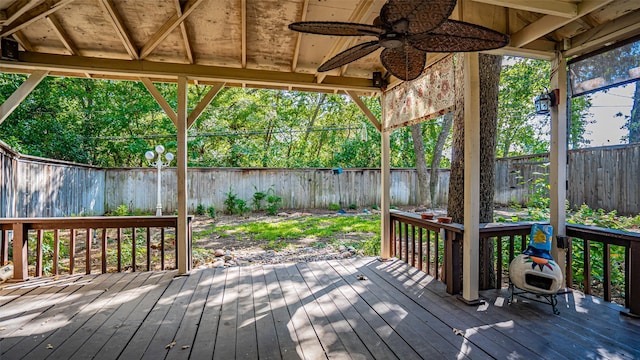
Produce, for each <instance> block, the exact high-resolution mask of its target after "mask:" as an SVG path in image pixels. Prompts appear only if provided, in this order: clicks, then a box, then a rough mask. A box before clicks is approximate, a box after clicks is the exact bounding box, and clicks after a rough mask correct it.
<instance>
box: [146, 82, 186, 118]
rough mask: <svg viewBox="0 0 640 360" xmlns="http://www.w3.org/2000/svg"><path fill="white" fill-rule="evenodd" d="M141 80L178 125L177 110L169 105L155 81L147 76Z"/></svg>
mask: <svg viewBox="0 0 640 360" xmlns="http://www.w3.org/2000/svg"><path fill="white" fill-rule="evenodd" d="M140 81H141V82H142V84H144V87H146V88H147V91H149V93H150V94H151V96H153V98H154V99H156V102H157V103H158V105H160V107H161V108H162V110H164V112H165V114H167V116H168V117H169V119H171V121H173V124H174V125H175V126H178V114H177V113H176V111H175V110H173V108H172V107H171V105H169V103H168V102H167V100H166V99H165V98H164V96H162V94H161V93H160V91H159V90H158V88H157V87H156V86H155V85H153V82H152V81H151V80H150V79H149V78H145V77H141V78H140Z"/></svg>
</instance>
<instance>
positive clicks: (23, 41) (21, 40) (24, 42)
mask: <svg viewBox="0 0 640 360" xmlns="http://www.w3.org/2000/svg"><path fill="white" fill-rule="evenodd" d="M11 36H13V38H14V39H16V41H17V42H18V44H20V46H22V48H23V49H25V50H26V51H35V48H34V47H33V45H31V42H30V41H29V39H27V37H26V36H24V34H23V33H22V31H16V32H14V33H13V34H12V35H11Z"/></svg>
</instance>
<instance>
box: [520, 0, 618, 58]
mask: <svg viewBox="0 0 640 360" xmlns="http://www.w3.org/2000/svg"><path fill="white" fill-rule="evenodd" d="M612 1H613V0H588V1H584V2H582V3H580V4H579V5H578V13H577V15H576V16H575V17H572V18H566V17H560V16H554V15H545V16H543V17H541V18H540V19H539V20H538V21H536V22H534V23H531V24H529V25H528V26H525V27H524V28H523V29H521V30H520V31H518V32H516V33H515V34H513V35H511V43H510V46H512V47H522V46H524V45H527V44H528V43H530V42H532V41H534V40H537V39H539V38H541V37H543V36H545V35H547V34H549V33H551V32H554V31H556V30H557V29H559V28H561V27H563V26H565V25H567V24H569V23H570V22H572V21H574V20H576V19H577V18H580V17H582V16H585V15H587V14H589V13H590V12H592V11H595V10H597V9H600V8H602V7H603V6H605V5H607V4H609V3H611V2H612Z"/></svg>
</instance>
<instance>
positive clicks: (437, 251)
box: [433, 231, 440, 279]
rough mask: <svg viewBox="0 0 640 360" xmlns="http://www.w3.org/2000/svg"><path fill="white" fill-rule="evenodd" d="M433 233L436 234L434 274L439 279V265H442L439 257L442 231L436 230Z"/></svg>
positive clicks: (434, 242)
mask: <svg viewBox="0 0 640 360" xmlns="http://www.w3.org/2000/svg"><path fill="white" fill-rule="evenodd" d="M433 233H434V235H435V236H434V241H433V254H434V259H433V264H434V266H435V270H434V275H433V276H434V277H435V278H436V279H439V277H438V273H439V271H438V267H439V266H440V259H439V257H440V245H439V242H440V233H439V232H436V231H434V232H433Z"/></svg>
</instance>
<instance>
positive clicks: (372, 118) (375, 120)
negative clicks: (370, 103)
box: [347, 91, 382, 132]
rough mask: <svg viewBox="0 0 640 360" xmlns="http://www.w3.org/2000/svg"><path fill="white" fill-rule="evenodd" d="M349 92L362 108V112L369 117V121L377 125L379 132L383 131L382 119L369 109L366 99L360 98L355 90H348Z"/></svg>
mask: <svg viewBox="0 0 640 360" xmlns="http://www.w3.org/2000/svg"><path fill="white" fill-rule="evenodd" d="M347 94H349V96H350V97H351V99H352V100H353V102H354V103H356V105H358V107H359V108H360V110H362V112H363V113H364V114H365V115H366V116H367V118H369V121H371V124H373V126H375V127H376V129H378V131H379V132H382V124H381V123H380V120H378V118H377V117H376V116H375V115H373V113H372V112H371V110H369V108H368V107H367V104H365V103H364V101H362V99H360V97H359V96H358V94H356V93H355V92H353V91H347Z"/></svg>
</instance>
